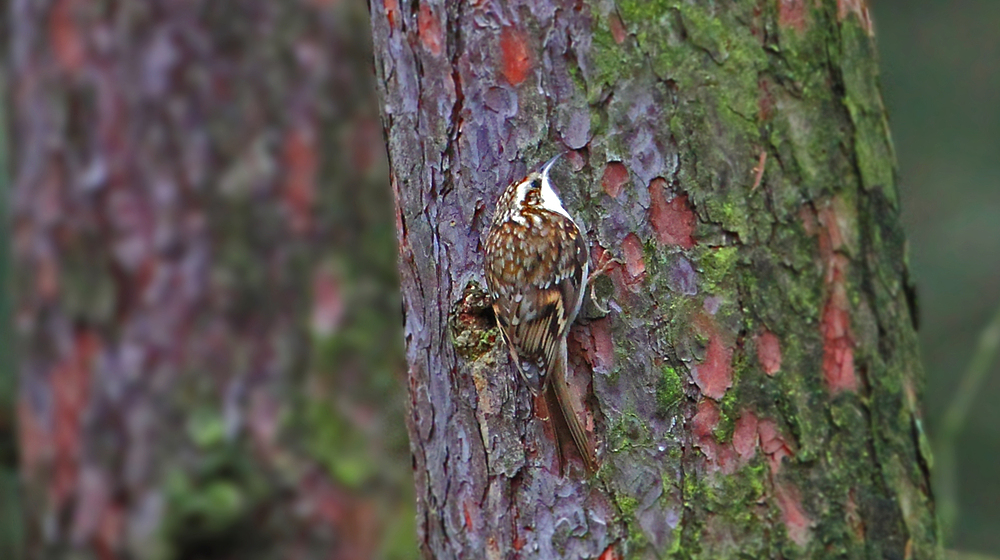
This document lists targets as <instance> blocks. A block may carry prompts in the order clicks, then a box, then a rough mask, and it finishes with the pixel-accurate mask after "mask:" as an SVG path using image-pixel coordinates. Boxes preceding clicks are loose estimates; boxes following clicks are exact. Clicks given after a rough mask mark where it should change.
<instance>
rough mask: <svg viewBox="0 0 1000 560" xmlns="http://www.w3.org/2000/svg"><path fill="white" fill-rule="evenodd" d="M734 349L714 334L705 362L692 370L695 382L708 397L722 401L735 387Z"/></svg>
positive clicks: (709, 341)
mask: <svg viewBox="0 0 1000 560" xmlns="http://www.w3.org/2000/svg"><path fill="white" fill-rule="evenodd" d="M732 361H733V349H732V348H729V347H727V346H726V345H725V344H723V342H722V339H721V337H720V336H719V335H717V334H712V335H711V338H709V340H708V349H707V350H705V360H704V361H703V362H702V363H700V364H697V365H695V366H694V367H693V368H692V374H693V377H694V382H695V384H696V385H697V386H698V388H699V389H701V393H702V394H703V395H705V396H706V397H710V398H713V399H715V400H719V399H721V398H722V397H723V396H725V394H726V390H727V389H729V388H730V387H732V385H733V369H732Z"/></svg>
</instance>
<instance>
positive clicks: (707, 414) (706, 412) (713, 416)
mask: <svg viewBox="0 0 1000 560" xmlns="http://www.w3.org/2000/svg"><path fill="white" fill-rule="evenodd" d="M720 418H721V415H720V413H719V405H717V404H715V401H712V400H709V399H701V400H700V401H698V412H696V413H695V415H694V418H692V419H691V433H692V434H694V435H695V436H696V437H699V438H703V437H710V436H711V435H712V430H714V429H715V427H716V426H718V425H719V419H720Z"/></svg>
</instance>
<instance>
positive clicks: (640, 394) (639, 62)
mask: <svg viewBox="0 0 1000 560" xmlns="http://www.w3.org/2000/svg"><path fill="white" fill-rule="evenodd" d="M370 11H371V19H372V28H373V32H374V37H375V52H376V74H377V76H378V78H379V79H378V84H379V87H380V88H381V91H380V93H381V96H382V99H383V107H382V110H383V121H384V126H385V129H386V136H387V141H388V151H389V156H390V162H391V166H390V167H391V173H392V186H393V189H394V192H395V195H396V201H397V212H398V216H397V227H398V238H399V251H400V270H401V275H402V291H403V300H404V311H405V322H404V329H405V336H406V349H407V350H406V353H407V359H408V363H409V391H410V415H409V429H410V437H411V447H412V451H413V454H414V465H415V475H416V487H417V496H418V532H419V537H420V541H421V543H420V544H421V547H422V550H423V552H424V553H425V555H426V556H428V557H434V558H455V557H463V558H472V557H481V556H483V555H484V554H485V556H486V557H489V558H505V557H523V558H556V557H560V558H597V557H601V558H617V557H622V556H624V557H638V558H646V557H668V556H669V557H679V558H728V557H741V558H778V557H786V558H789V557H799V558H833V557H852V558H858V557H869V558H932V557H935V556H936V554H937V552H936V538H937V537H936V527H935V522H934V509H933V502H932V498H931V492H930V489H929V482H928V468H929V462H930V457H929V455H928V450H927V445H926V439H925V437H924V433H923V429H922V425H921V420H920V413H919V399H920V392H921V385H922V379H923V373H922V370H921V364H920V359H919V355H918V352H917V346H916V336H915V327H914V324H915V322H916V321H915V309H914V308H913V307H912V298H911V297H910V294H911V293H912V291H911V289H910V287H909V280H908V276H907V271H906V265H905V259H906V256H905V250H906V248H905V238H904V235H903V232H902V231H901V228H900V221H899V202H898V198H897V188H896V184H895V178H894V155H893V150H892V144H891V140H890V138H889V131H888V127H887V124H886V115H885V111H884V108H883V105H882V101H881V98H880V94H879V90H878V85H877V63H876V55H875V46H874V38H873V35H872V27H871V22H870V20H869V18H868V12H867V8H866V6H865V5H864V2H863V1H847V0H839V1H836V0H825V1H820V2H804V1H801V0H780V1H736V2H723V3H718V2H711V1H705V0H703V1H694V2H674V1H662V2H645V1H639V0H621V1H619V2H611V1H593V2H554V1H540V2H509V3H507V2H495V1H485V2H475V3H470V2H459V1H422V2H397V1H396V0H385V1H381V0H372V2H371V3H370ZM565 149H570V150H573V151H572V152H571V154H570V156H569V157H568V158H566V159H567V160H568V162H569V163H567V164H565V165H564V166H563V170H562V172H561V175H560V174H559V173H557V178H556V181H557V184H558V185H559V186H560V187H561V191H562V195H563V199H564V201H565V202H566V205H567V207H568V208H569V209H570V211H571V212H572V213H574V214H575V215H576V216H578V217H579V218H580V219H581V220H582V221H583V222H584V223H585V224H586V225H587V226H588V227H587V229H588V236H589V239H590V242H591V244H592V247H593V260H594V261H595V262H596V264H600V262H603V261H604V260H606V259H607V258H609V256H611V257H615V258H617V259H619V260H620V261H621V262H620V263H619V264H616V265H614V266H613V267H612V269H611V272H610V273H609V275H608V276H606V277H604V278H602V279H599V280H598V281H597V282H596V284H595V286H594V288H595V293H596V295H597V299H598V302H599V303H600V302H605V303H606V304H607V306H608V307H609V308H610V314H609V315H607V316H606V317H603V318H599V319H596V320H592V321H590V322H589V323H587V324H578V325H577V326H576V328H575V329H574V330H573V332H572V333H571V348H570V354H571V362H573V364H574V370H575V375H577V376H578V378H579V380H580V385H581V387H583V388H585V391H582V392H583V393H584V395H583V397H584V398H585V399H586V403H587V406H588V409H589V412H588V415H589V418H588V421H592V426H593V434H594V438H595V439H596V440H597V441H599V442H600V447H601V448H602V453H603V467H602V468H601V470H600V472H599V473H598V475H597V476H595V477H593V478H591V479H589V480H578V479H573V478H561V477H560V476H559V473H558V469H557V468H556V467H555V463H554V461H555V452H554V450H553V442H552V438H551V434H550V433H548V432H546V431H545V430H544V429H543V427H542V423H541V422H540V421H538V420H537V419H535V418H533V417H532V413H531V410H532V409H531V402H530V400H529V396H528V392H527V390H526V389H525V388H524V387H522V386H521V385H520V384H519V383H517V381H516V376H515V374H514V369H513V366H512V365H511V364H510V363H509V360H508V357H507V355H506V352H505V351H504V350H503V349H502V348H501V344H500V342H499V340H498V337H497V336H496V331H495V330H494V328H493V324H492V319H491V318H490V317H489V315H488V314H487V313H484V312H482V309H483V305H482V303H483V302H482V295H481V292H480V291H479V289H478V287H477V286H482V285H483V280H482V251H481V245H480V242H481V240H482V237H483V235H484V234H485V228H486V227H487V226H488V224H489V219H490V215H491V213H492V209H493V204H494V202H495V200H496V198H497V197H498V196H499V194H500V192H501V191H502V189H503V188H504V187H505V186H506V184H507V183H508V182H509V181H510V180H512V179H515V178H518V177H520V176H522V175H523V174H524V173H525V171H526V169H527V168H528V167H529V166H532V165H535V164H537V163H538V162H540V161H543V160H545V159H547V158H548V157H550V156H552V155H553V154H555V153H556V152H559V151H562V150H565ZM590 379H592V383H590V385H589V386H588V385H587V381H588V380H590ZM602 555H603V556H602Z"/></svg>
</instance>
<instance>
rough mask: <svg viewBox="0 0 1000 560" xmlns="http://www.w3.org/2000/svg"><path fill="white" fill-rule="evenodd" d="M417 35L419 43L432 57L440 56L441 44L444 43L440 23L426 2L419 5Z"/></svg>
mask: <svg viewBox="0 0 1000 560" xmlns="http://www.w3.org/2000/svg"><path fill="white" fill-rule="evenodd" d="M417 34H418V35H419V36H420V42H422V43H423V44H424V47H426V48H427V50H428V51H430V52H431V54H433V55H434V56H437V55H439V54H441V44H442V43H443V42H444V34H443V33H441V23H440V22H439V21H438V18H437V17H435V16H434V14H433V13H432V12H431V7H430V5H429V4H428V3H426V2H423V3H421V4H420V12H418V13H417Z"/></svg>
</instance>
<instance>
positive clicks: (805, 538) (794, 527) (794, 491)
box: [774, 483, 812, 547]
mask: <svg viewBox="0 0 1000 560" xmlns="http://www.w3.org/2000/svg"><path fill="white" fill-rule="evenodd" d="M774 497H775V498H776V499H777V502H778V507H779V508H781V517H782V520H784V522H785V530H786V531H787V532H788V538H790V539H792V542H794V543H795V544H797V545H799V546H800V547H804V546H805V545H806V543H808V542H809V526H810V524H811V523H812V521H810V519H809V516H807V515H806V512H805V509H803V507H802V498H801V496H800V495H799V490H798V488H796V487H795V486H793V485H792V484H791V483H781V484H778V485H776V486H775V489H774Z"/></svg>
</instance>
